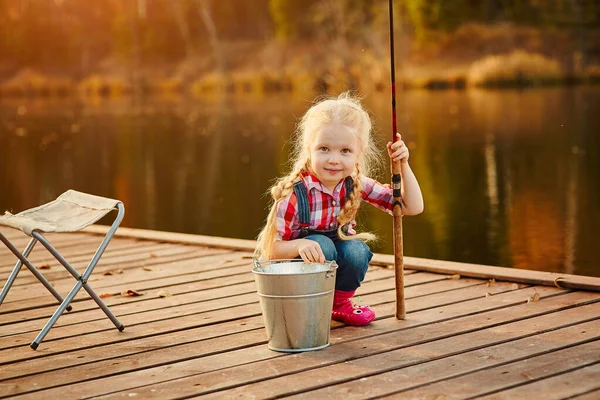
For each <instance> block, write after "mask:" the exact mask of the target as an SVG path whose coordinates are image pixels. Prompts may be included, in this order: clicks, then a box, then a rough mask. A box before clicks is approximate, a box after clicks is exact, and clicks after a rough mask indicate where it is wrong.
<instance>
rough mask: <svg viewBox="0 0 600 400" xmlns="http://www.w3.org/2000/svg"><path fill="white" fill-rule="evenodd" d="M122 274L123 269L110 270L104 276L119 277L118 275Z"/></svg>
mask: <svg viewBox="0 0 600 400" xmlns="http://www.w3.org/2000/svg"><path fill="white" fill-rule="evenodd" d="M122 273H123V270H122V269H113V270H110V271H106V272H105V273H103V274H102V275H117V274H122Z"/></svg>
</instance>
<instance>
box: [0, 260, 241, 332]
mask: <svg viewBox="0 0 600 400" xmlns="http://www.w3.org/2000/svg"><path fill="white" fill-rule="evenodd" d="M206 251H207V250H206V249H199V250H195V251H193V252H191V253H189V252H186V253H180V252H178V253H176V254H174V255H169V256H161V257H154V258H149V259H144V260H142V261H139V262H136V263H132V264H124V265H123V267H126V268H127V267H128V268H129V269H130V270H134V269H135V268H138V269H140V268H141V269H142V270H143V271H145V272H146V273H154V275H145V278H144V279H140V281H139V282H137V284H136V286H135V287H136V288H137V289H140V290H150V289H153V288H157V287H161V286H168V285H171V284H174V283H176V284H179V283H180V281H181V277H180V276H179V275H175V276H173V274H168V273H164V274H157V273H156V272H155V271H162V270H163V269H164V268H170V266H173V267H176V266H178V265H181V264H182V263H184V262H188V261H193V260H196V265H198V264H200V265H201V264H202V263H203V261H200V260H208V261H211V260H210V257H216V258H217V259H220V258H219V257H222V256H226V255H227V254H232V253H229V252H227V251H226V250H212V252H213V253H215V252H216V253H217V254H212V255H207V253H206ZM120 267H121V265H119V264H116V265H115V266H114V268H120ZM144 268H146V269H144ZM148 268H150V271H148V270H147V269H148ZM246 272H247V269H246ZM229 275H231V274H229ZM113 276H115V275H113ZM116 276H117V277H120V276H121V275H116ZM186 279H187V280H188V281H189V282H190V283H192V282H194V281H199V280H204V279H206V276H204V275H203V276H198V273H196V274H191V275H190V276H188V277H187V278H186ZM88 282H89V283H90V285H91V286H92V287H93V288H94V289H96V290H97V291H98V293H99V294H101V293H113V294H119V293H121V291H122V290H123V286H130V285H128V283H135V282H136V281H132V280H127V279H125V278H119V280H117V281H111V282H109V281H108V277H105V276H103V275H96V276H94V274H92V277H91V278H90V279H89V280H88ZM67 286H68V285H67ZM129 288H130V287H129ZM100 289H102V290H101V291H100ZM126 289H127V288H126ZM9 296H15V294H14V293H12V290H11V292H10V293H9ZM32 296H34V295H33V294H31V295H30V296H27V292H25V293H22V294H21V298H19V300H18V301H14V302H7V303H3V305H2V307H1V308H0V321H3V316H2V314H6V313H10V312H20V311H22V310H26V309H29V308H39V307H44V306H54V307H56V304H57V303H56V301H55V300H54V298H53V297H51V296H50V294H49V293H45V292H42V294H41V295H40V296H39V297H32ZM7 298H8V296H7ZM88 298H89V297H88V296H87V294H85V293H80V294H79V295H78V296H77V297H76V298H75V301H74V302H75V303H77V302H79V301H85V300H87V299H88ZM110 302H111V299H110V298H109V299H106V301H105V303H107V304H109V303H110ZM74 307H75V306H74ZM0 325H1V323H0Z"/></svg>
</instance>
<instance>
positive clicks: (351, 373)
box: [154, 304, 600, 399]
mask: <svg viewBox="0 0 600 400" xmlns="http://www.w3.org/2000/svg"><path fill="white" fill-rule="evenodd" d="M598 310H600V304H596V305H594V307H592V306H590V307H588V308H587V309H586V313H585V315H582V316H581V317H579V318H578V317H577V316H576V315H574V314H573V313H570V312H568V311H566V312H565V311H563V312H559V313H552V314H547V315H542V316H540V317H538V318H535V320H534V322H535V324H536V325H539V328H533V329H530V330H529V332H528V331H527V330H525V331H521V328H520V326H521V325H522V323H521V322H522V321H518V322H516V323H512V324H509V325H510V326H508V328H507V329H506V331H505V334H504V335H498V334H493V333H491V332H490V330H489V329H488V330H482V328H484V327H485V326H490V324H489V322H486V314H482V315H479V323H480V324H481V326H480V327H479V328H478V329H477V330H475V331H474V332H468V333H466V332H465V331H464V330H462V329H461V328H460V327H457V326H456V325H457V324H456V323H454V324H444V325H443V326H442V329H440V326H433V327H429V329H427V333H426V334H423V333H422V332H418V333H419V336H421V338H420V340H419V339H417V341H415V342H413V344H417V345H416V346H414V347H413V346H411V344H410V343H411V339H413V338H414V337H415V336H414V334H415V333H417V332H416V331H415V330H407V331H403V332H399V333H397V334H393V335H387V336H378V337H375V338H371V339H370V340H366V341H354V342H350V343H348V344H346V345H338V346H337V349H336V350H335V351H334V350H333V349H332V350H331V351H324V352H323V355H320V356H319V357H318V360H315V359H314V358H313V357H306V359H304V358H302V357H296V358H295V359H290V360H284V359H276V360H272V361H265V362H261V363H256V364H253V365H248V366H241V367H238V368H234V369H232V371H227V370H221V371H218V372H217V373H215V374H212V375H209V374H204V375H203V376H201V377H197V378H198V379H201V381H202V389H203V390H206V391H207V392H209V391H212V390H214V388H211V389H208V386H209V385H211V384H214V385H217V387H218V386H221V387H223V386H227V385H230V386H233V384H234V382H235V383H237V384H238V385H239V384H240V383H246V382H247V384H245V385H242V386H237V387H234V388H232V389H229V390H220V391H216V392H213V393H212V395H209V396H207V398H251V397H257V398H267V397H269V398H275V397H282V396H289V395H292V394H295V393H302V394H304V392H307V391H309V390H311V389H316V388H320V387H324V386H328V385H331V384H335V383H340V382H345V381H349V380H351V379H360V382H362V383H363V386H362V390H361V393H362V396H357V397H358V398H365V397H367V396H369V397H370V396H371V392H369V390H368V389H369V388H370V387H371V385H369V384H368V382H369V380H368V379H365V378H366V377H369V376H371V375H374V374H377V373H380V372H384V371H386V370H390V369H394V368H402V367H411V366H414V365H416V364H419V363H424V362H428V361H430V360H432V359H433V360H435V359H443V358H445V357H448V356H451V355H457V354H460V353H461V352H465V351H470V350H477V349H479V348H480V347H482V346H490V345H494V344H498V343H502V342H505V341H506V340H510V339H515V338H520V337H523V335H524V334H527V333H529V334H536V333H537V332H539V331H540V330H547V331H552V330H554V329H555V328H556V327H557V326H561V325H562V323H563V321H564V322H565V323H572V322H574V321H581V320H582V319H583V320H585V319H588V318H590V317H594V316H595V315H597V313H598ZM513 315H514V314H513ZM561 318H562V319H561ZM557 319H558V322H556V320H557ZM594 326H597V325H594ZM495 330H496V329H494V331H495ZM589 336H591V337H595V334H594V333H593V332H590V333H589V334H588V337H589ZM413 340H414V339H413ZM555 345H556V343H555ZM365 347H366V348H367V349H368V350H365ZM525 351H529V352H531V349H529V350H528V349H525ZM472 361H473V362H475V360H472ZM416 368H419V367H418V366H417V367H416ZM446 368H448V366H446ZM452 368H454V367H450V371H451V370H452ZM250 370H252V371H253V373H250V372H251V371H250ZM240 371H244V373H243V374H240ZM257 371H260V372H257ZM273 371H276V373H273ZM229 372H235V374H234V375H235V377H236V378H238V382H236V380H235V378H234V376H233V375H230V374H229ZM402 372H406V373H410V372H407V371H402ZM218 375H221V378H217V376H218ZM240 375H242V376H243V377H242V379H241V380H240V379H239V376H240ZM399 375H401V374H399ZM418 376H420V374H418ZM259 378H260V379H259ZM240 381H241V382H240ZM196 382H198V381H197V380H196ZM177 383H178V384H179V386H182V387H183V385H182V382H181V381H179V382H177ZM190 383H191V381H190ZM172 384H173V383H169V385H172ZM386 385H393V382H389V381H388V382H386ZM190 386H191V385H188V390H189V388H190ZM384 386H385V385H384ZM355 387H356V386H355ZM170 388H172V390H177V389H175V388H174V386H170ZM205 388H206V389H205ZM154 389H157V388H156V387H155V388H154ZM196 390H198V388H196ZM163 393H164V392H163ZM197 393H203V394H204V392H197ZM321 394H322V393H321V392H319V393H317V392H315V393H314V395H313V393H310V392H309V395H308V398H315V399H321V398H322V397H320V395H321ZM459 394H460V393H459ZM176 395H177V396H179V395H181V392H180V391H177V392H176ZM348 395H349V393H344V394H343V396H342V397H341V398H345V397H346V396H348ZM331 398H340V396H337V397H336V396H333V397H331ZM405 398H417V397H412V396H410V395H408V396H406V397H405ZM433 398H435V397H433ZM461 398H465V397H464V396H463V397H461Z"/></svg>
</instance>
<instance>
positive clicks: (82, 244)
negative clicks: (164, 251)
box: [0, 236, 141, 274]
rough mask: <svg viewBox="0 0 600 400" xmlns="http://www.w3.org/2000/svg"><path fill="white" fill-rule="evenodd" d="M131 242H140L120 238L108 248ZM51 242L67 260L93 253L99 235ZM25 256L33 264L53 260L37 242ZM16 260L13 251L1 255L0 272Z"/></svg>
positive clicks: (10, 267)
mask: <svg viewBox="0 0 600 400" xmlns="http://www.w3.org/2000/svg"><path fill="white" fill-rule="evenodd" d="M121 243H123V244H121ZM131 243H141V242H140V241H138V240H133V239H120V240H118V241H115V242H114V243H111V244H110V246H109V249H114V248H115V247H117V248H118V247H123V246H124V244H130V246H131ZM52 244H53V245H54V247H55V248H56V249H57V250H58V251H59V252H60V254H62V255H63V256H64V257H65V258H66V259H67V260H68V259H69V257H73V256H74V255H83V254H94V251H95V250H96V248H98V246H99V245H100V237H99V236H96V237H93V236H90V237H88V238H80V239H78V240H76V241H75V240H72V239H71V240H70V241H68V242H65V243H64V244H55V243H52ZM94 244H95V246H94ZM20 250H23V249H20ZM107 251H108V249H107ZM27 258H28V259H29V261H31V263H32V264H33V265H36V264H38V263H44V262H46V261H47V260H54V257H53V256H52V254H50V253H49V252H48V250H46V248H45V247H44V246H42V245H40V244H39V243H38V244H37V245H36V246H35V247H34V248H33V251H32V252H31V253H30V254H29V257H27ZM16 261H17V257H16V256H15V255H14V254H13V253H7V254H4V255H1V256H0V274H3V273H4V272H10V271H12V269H13V267H14V266H15V263H16Z"/></svg>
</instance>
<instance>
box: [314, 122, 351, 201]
mask: <svg viewBox="0 0 600 400" xmlns="http://www.w3.org/2000/svg"><path fill="white" fill-rule="evenodd" d="M358 151H359V148H358V141H357V139H356V136H355V134H354V133H353V132H352V129H351V128H350V127H348V126H345V125H341V124H330V125H325V126H323V127H321V129H320V130H319V131H317V133H316V135H315V139H314V141H313V142H312V145H311V148H310V168H311V170H312V172H313V173H314V174H315V175H316V176H317V178H319V180H320V181H321V183H322V184H323V185H325V187H326V188H327V189H328V190H329V191H330V192H333V189H334V188H335V187H336V185H337V184H338V183H339V182H340V181H341V180H342V179H344V178H346V177H347V176H350V175H351V174H352V172H353V171H354V167H355V166H356V164H357V162H358Z"/></svg>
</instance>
